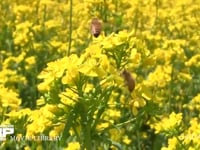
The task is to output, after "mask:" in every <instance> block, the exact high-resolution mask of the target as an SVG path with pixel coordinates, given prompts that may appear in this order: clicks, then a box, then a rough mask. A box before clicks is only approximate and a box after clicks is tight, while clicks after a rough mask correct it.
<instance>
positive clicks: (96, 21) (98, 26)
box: [91, 18, 102, 37]
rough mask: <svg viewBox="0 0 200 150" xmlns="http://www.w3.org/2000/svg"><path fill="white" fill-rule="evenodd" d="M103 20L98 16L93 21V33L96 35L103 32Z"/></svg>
mask: <svg viewBox="0 0 200 150" xmlns="http://www.w3.org/2000/svg"><path fill="white" fill-rule="evenodd" d="M101 28H102V25H101V22H100V21H99V19H97V18H93V19H92V22H91V33H92V35H94V37H98V36H99V35H100V33H101Z"/></svg>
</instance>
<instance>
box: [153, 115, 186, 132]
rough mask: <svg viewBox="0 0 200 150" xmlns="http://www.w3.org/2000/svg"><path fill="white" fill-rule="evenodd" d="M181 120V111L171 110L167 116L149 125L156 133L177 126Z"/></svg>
mask: <svg viewBox="0 0 200 150" xmlns="http://www.w3.org/2000/svg"><path fill="white" fill-rule="evenodd" d="M181 122H182V113H178V114H176V113H174V112H172V113H171V114H170V115H169V117H165V118H162V119H161V120H160V121H159V122H158V123H155V124H152V125H150V126H151V127H152V128H154V129H155V130H156V131H155V132H156V133H160V132H163V131H167V132H169V131H170V130H173V129H174V128H176V127H178V126H179V125H180V124H181Z"/></svg>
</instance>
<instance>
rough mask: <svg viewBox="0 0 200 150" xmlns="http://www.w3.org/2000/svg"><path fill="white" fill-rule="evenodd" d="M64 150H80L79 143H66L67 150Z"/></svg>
mask: <svg viewBox="0 0 200 150" xmlns="http://www.w3.org/2000/svg"><path fill="white" fill-rule="evenodd" d="M65 150H80V143H79V142H70V143H68V146H67V148H65Z"/></svg>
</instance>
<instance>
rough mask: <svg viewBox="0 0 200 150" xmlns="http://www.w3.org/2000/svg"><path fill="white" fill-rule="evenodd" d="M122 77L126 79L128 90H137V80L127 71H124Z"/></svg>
mask: <svg viewBox="0 0 200 150" xmlns="http://www.w3.org/2000/svg"><path fill="white" fill-rule="evenodd" d="M121 76H122V77H123V78H124V81H125V83H126V85H127V87H128V90H129V91H130V92H132V91H133V90H134V89H135V79H134V78H133V76H132V75H131V73H130V72H128V71H127V70H123V71H122V73H121Z"/></svg>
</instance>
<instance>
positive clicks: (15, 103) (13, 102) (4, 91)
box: [0, 86, 21, 111]
mask: <svg viewBox="0 0 200 150" xmlns="http://www.w3.org/2000/svg"><path fill="white" fill-rule="evenodd" d="M0 103H1V106H2V107H3V108H7V107H10V108H11V109H12V110H17V109H18V108H19V106H20V104H21V100H20V99H19V95H18V93H16V92H14V91H12V90H10V89H8V88H5V87H3V86H0ZM1 109H2V108H1ZM1 109H0V111H1Z"/></svg>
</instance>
